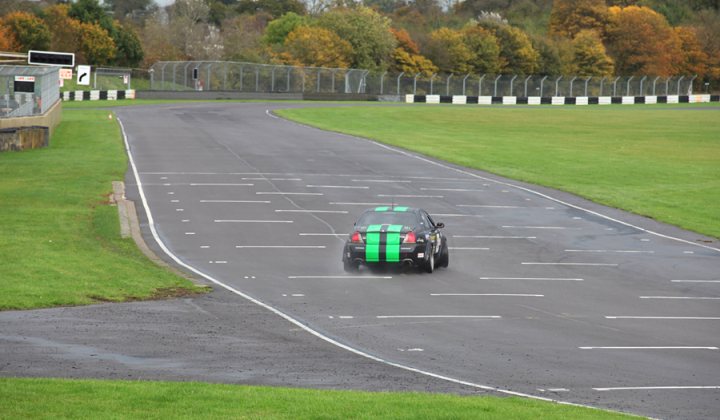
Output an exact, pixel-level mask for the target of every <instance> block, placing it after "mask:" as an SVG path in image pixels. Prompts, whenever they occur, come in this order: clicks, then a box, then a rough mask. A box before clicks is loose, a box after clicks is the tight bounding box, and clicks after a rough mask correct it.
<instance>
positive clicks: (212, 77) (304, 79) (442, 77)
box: [149, 61, 696, 97]
mask: <svg viewBox="0 0 720 420" xmlns="http://www.w3.org/2000/svg"><path fill="white" fill-rule="evenodd" d="M149 77H150V83H149V87H150V89H152V90H168V91H189V90H210V91H237V92H264V93H267V92H277V93H346V94H350V93H362V94H372V95H406V94H415V95H432V94H435V95H448V96H449V95H466V96H519V97H528V96H543V97H550V96H570V97H578V96H645V95H685V94H689V93H692V90H693V88H692V86H693V83H694V81H695V79H696V78H695V76H683V75H680V76H672V77H659V76H627V77H615V76H613V77H585V76H539V75H492V74H449V75H448V74H433V75H429V76H428V75H423V74H420V73H418V74H406V73H390V72H381V73H370V72H369V71H367V70H358V69H337V68H335V69H334V68H321V67H294V66H283V65H269V64H256V63H242V62H229V61H162V62H158V63H155V64H154V65H153V66H152V67H151V68H150V70H149Z"/></svg>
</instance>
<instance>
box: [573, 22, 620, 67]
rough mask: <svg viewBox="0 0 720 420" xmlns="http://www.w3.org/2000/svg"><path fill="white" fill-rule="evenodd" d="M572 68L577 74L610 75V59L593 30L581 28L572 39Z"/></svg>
mask: <svg viewBox="0 0 720 420" xmlns="http://www.w3.org/2000/svg"><path fill="white" fill-rule="evenodd" d="M572 46H573V61H572V65H573V69H572V73H573V74H575V75H577V76H611V75H612V74H613V71H614V64H613V61H612V59H611V58H610V57H609V56H608V55H607V52H606V51H605V46H604V45H603V43H602V40H601V39H600V35H599V34H598V33H597V32H595V31H593V30H589V29H586V30H582V31H580V32H578V34H577V35H576V36H575V39H573V42H572Z"/></svg>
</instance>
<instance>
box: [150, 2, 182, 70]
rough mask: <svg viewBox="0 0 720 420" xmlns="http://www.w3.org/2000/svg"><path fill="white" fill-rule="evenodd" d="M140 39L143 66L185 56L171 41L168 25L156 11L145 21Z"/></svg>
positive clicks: (180, 58)
mask: <svg viewBox="0 0 720 420" xmlns="http://www.w3.org/2000/svg"><path fill="white" fill-rule="evenodd" d="M140 39H141V40H142V46H143V51H144V56H145V58H144V60H143V63H142V65H143V66H144V67H150V66H151V65H153V64H154V63H156V62H158V61H178V60H184V59H185V58H186V57H185V56H184V55H183V53H182V51H181V50H180V49H179V48H178V47H177V46H176V45H175V44H174V43H173V42H172V39H171V32H170V31H169V30H168V25H167V23H166V22H164V18H163V17H162V16H161V15H159V14H158V13H155V14H153V15H152V16H151V17H150V18H148V19H147V20H146V21H145V27H144V28H143V30H142V31H141V33H140Z"/></svg>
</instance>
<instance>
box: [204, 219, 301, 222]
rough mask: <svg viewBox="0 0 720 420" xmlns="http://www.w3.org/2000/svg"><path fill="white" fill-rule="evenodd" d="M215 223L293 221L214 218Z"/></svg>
mask: <svg viewBox="0 0 720 420" xmlns="http://www.w3.org/2000/svg"><path fill="white" fill-rule="evenodd" d="M214 222H215V223H293V221H292V220H224V219H215V220H214Z"/></svg>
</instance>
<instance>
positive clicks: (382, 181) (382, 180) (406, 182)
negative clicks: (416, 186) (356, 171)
mask: <svg viewBox="0 0 720 420" xmlns="http://www.w3.org/2000/svg"><path fill="white" fill-rule="evenodd" d="M350 181H352V182H379V183H388V184H397V183H403V184H409V183H411V182H412V181H408V180H402V181H396V180H393V179H351V180H350Z"/></svg>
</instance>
